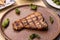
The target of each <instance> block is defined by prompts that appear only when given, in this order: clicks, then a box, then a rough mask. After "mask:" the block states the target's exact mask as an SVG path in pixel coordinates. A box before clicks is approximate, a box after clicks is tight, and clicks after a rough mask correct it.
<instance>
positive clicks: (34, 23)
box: [13, 12, 48, 30]
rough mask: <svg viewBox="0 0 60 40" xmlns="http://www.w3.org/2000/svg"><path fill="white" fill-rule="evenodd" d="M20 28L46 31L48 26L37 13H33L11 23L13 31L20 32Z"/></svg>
mask: <svg viewBox="0 0 60 40" xmlns="http://www.w3.org/2000/svg"><path fill="white" fill-rule="evenodd" d="M22 28H27V29H36V30H47V29H48V25H47V23H46V22H45V20H44V18H43V16H42V14H41V13H39V12H34V13H32V14H30V15H28V16H27V17H25V18H23V19H19V20H17V21H15V22H14V23H13V29H15V30H21V29H22Z"/></svg>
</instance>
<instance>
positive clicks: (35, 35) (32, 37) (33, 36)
mask: <svg viewBox="0 0 60 40" xmlns="http://www.w3.org/2000/svg"><path fill="white" fill-rule="evenodd" d="M34 38H40V36H39V35H37V34H32V35H30V40H33V39H34Z"/></svg>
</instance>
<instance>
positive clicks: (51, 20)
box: [50, 16, 54, 24]
mask: <svg viewBox="0 0 60 40" xmlns="http://www.w3.org/2000/svg"><path fill="white" fill-rule="evenodd" d="M50 22H51V24H53V23H54V20H53V18H52V17H51V16H50Z"/></svg>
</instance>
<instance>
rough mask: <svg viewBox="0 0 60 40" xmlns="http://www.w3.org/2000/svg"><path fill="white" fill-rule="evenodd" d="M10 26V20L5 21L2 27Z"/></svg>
mask: <svg viewBox="0 0 60 40" xmlns="http://www.w3.org/2000/svg"><path fill="white" fill-rule="evenodd" d="M8 25H9V19H6V20H4V22H3V23H2V27H4V28H6V27H7V26H8Z"/></svg>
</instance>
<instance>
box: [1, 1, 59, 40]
mask: <svg viewBox="0 0 60 40" xmlns="http://www.w3.org/2000/svg"><path fill="white" fill-rule="evenodd" d="M15 1H16V3H15V4H13V5H12V6H10V7H8V8H6V9H3V10H1V11H0V19H1V17H2V16H3V14H4V13H6V12H7V11H8V10H10V9H11V8H13V7H15V6H19V5H24V4H31V3H34V4H36V5H40V6H44V7H48V8H50V9H52V10H54V11H55V12H56V13H57V14H59V13H60V10H58V9H56V8H53V7H51V6H50V5H48V4H47V2H46V1H45V0H38V1H34V2H29V1H27V2H26V0H25V1H24V0H15ZM0 40H5V39H4V37H3V36H2V35H1V33H0Z"/></svg>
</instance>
